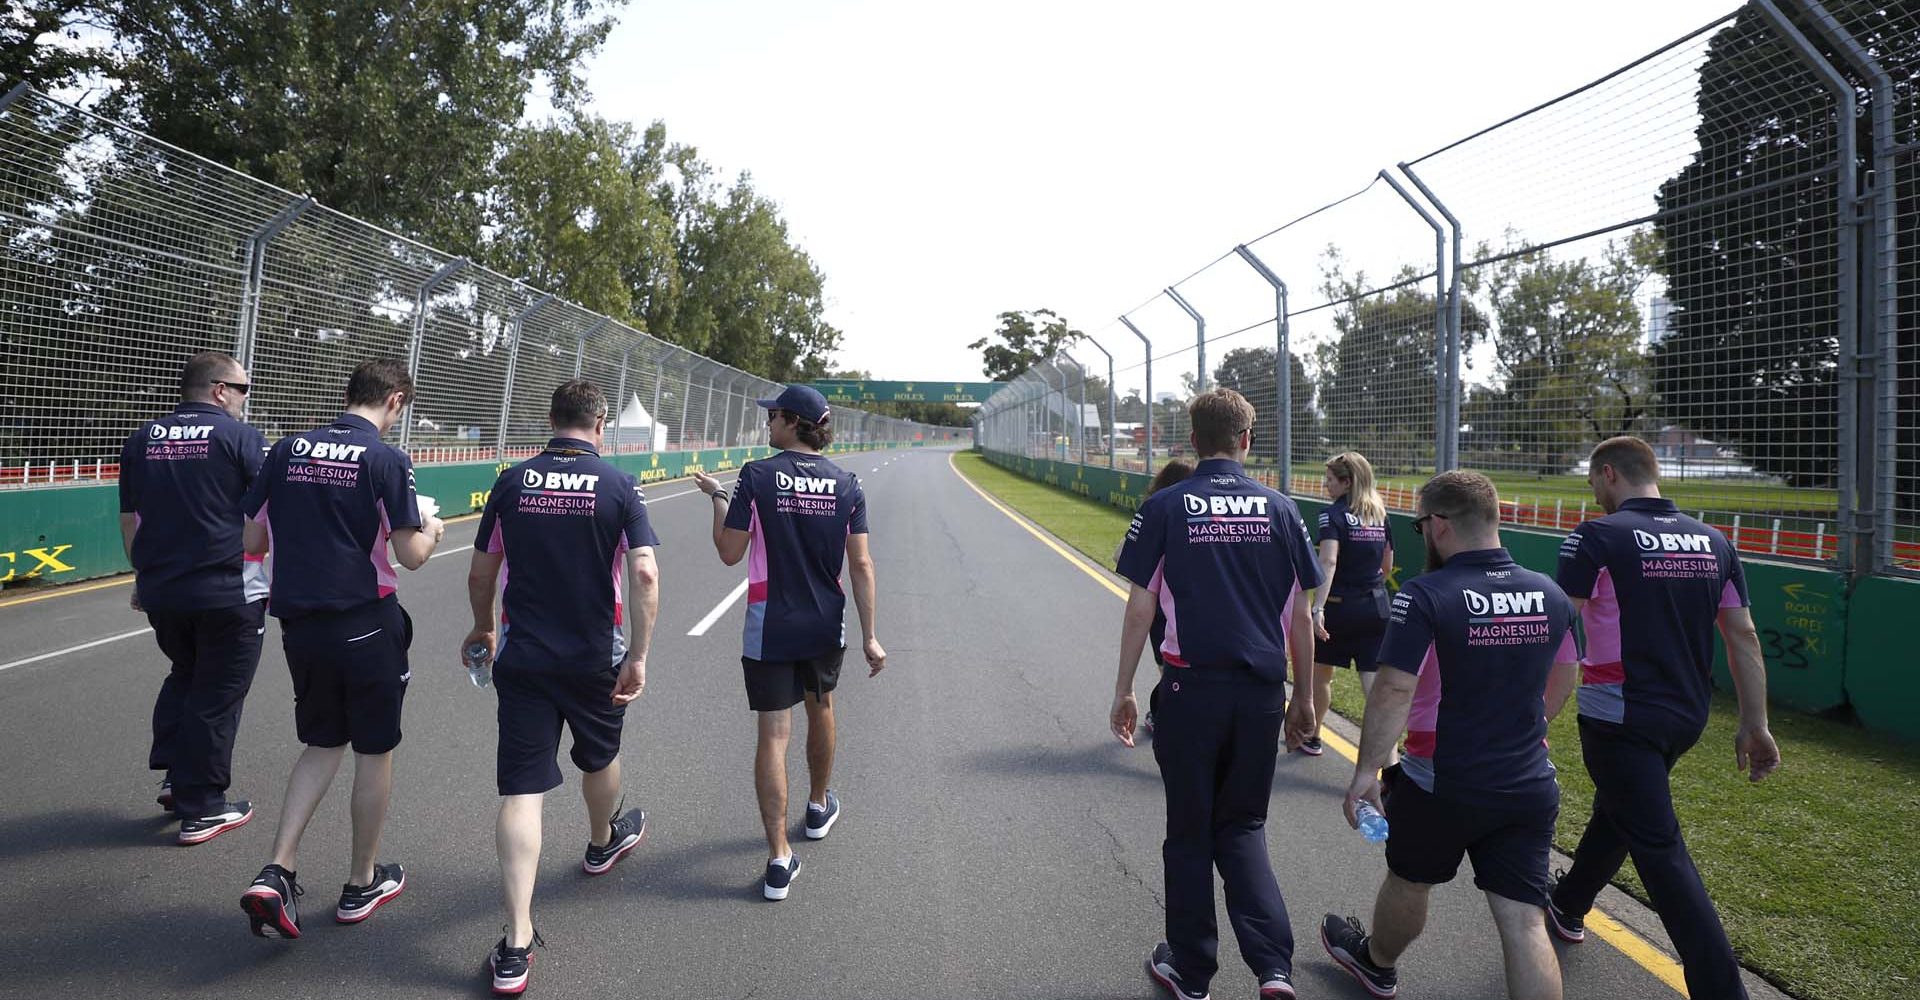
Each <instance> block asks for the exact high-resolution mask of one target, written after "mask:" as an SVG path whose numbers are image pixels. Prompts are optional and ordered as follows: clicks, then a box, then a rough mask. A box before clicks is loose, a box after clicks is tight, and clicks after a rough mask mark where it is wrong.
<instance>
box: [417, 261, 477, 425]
mask: <svg viewBox="0 0 1920 1000" xmlns="http://www.w3.org/2000/svg"><path fill="white" fill-rule="evenodd" d="M469 263H471V261H469V260H467V259H466V258H465V257H455V258H454V259H452V260H450V261H447V262H446V263H445V264H442V265H440V269H439V270H438V271H435V272H433V276H432V277H430V278H428V279H427V280H425V281H423V282H421V283H420V287H419V288H416V289H414V292H413V336H412V338H411V339H410V340H409V341H408V343H407V374H409V375H412V376H413V380H414V394H415V395H416V396H417V395H419V383H420V349H421V345H422V344H423V343H424V342H425V341H426V336H427V297H428V296H429V295H432V294H433V290H434V289H435V288H438V287H440V283H441V282H443V281H446V280H447V279H448V278H451V277H453V276H454V275H455V274H457V273H459V272H460V270H461V269H462V268H465V267H466V266H467V265H468V264H469ZM414 403H415V400H412V399H409V400H407V413H406V416H404V417H402V418H401V420H400V450H401V451H405V450H407V443H408V442H410V441H412V440H413V406H414Z"/></svg>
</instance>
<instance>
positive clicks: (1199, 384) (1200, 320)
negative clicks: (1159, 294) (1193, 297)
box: [1167, 287, 1207, 393]
mask: <svg viewBox="0 0 1920 1000" xmlns="http://www.w3.org/2000/svg"><path fill="white" fill-rule="evenodd" d="M1167 298H1170V299H1172V300H1173V304H1174V305H1177V306H1179V307H1180V308H1182V309H1184V310H1186V312H1187V315H1189V316H1192V317H1193V354H1194V357H1195V359H1197V360H1196V362H1195V365H1194V368H1195V369H1196V370H1197V371H1198V372H1199V374H1197V375H1195V376H1194V383H1193V391H1194V392H1196V393H1201V392H1206V391H1207V320H1206V317H1204V316H1202V315H1200V310H1198V309H1195V308H1194V307H1193V306H1192V305H1190V304H1189V303H1188V302H1187V300H1186V299H1183V298H1181V297H1180V293H1179V292H1176V291H1174V290H1173V289H1172V288H1171V287H1169V288H1168V289H1167Z"/></svg>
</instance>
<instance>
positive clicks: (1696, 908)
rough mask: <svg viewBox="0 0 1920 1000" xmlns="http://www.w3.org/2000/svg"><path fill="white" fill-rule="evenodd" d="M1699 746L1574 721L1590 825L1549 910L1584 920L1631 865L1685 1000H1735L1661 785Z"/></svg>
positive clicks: (1726, 960)
mask: <svg viewBox="0 0 1920 1000" xmlns="http://www.w3.org/2000/svg"><path fill="white" fill-rule="evenodd" d="M1699 738H1700V732H1699V730H1693V731H1691V732H1663V731H1662V730H1661V729H1660V728H1658V727H1646V726H1635V727H1632V728H1629V727H1626V726H1621V725H1618V724H1616V723H1612V722H1601V721H1599V720H1597V719H1589V718H1587V717H1586V716H1584V715H1583V716H1581V717H1580V754H1581V756H1582V757H1583V758H1585V760H1586V763H1587V773H1588V774H1591V775H1592V776H1593V789H1594V797H1593V818H1592V819H1589V820H1588V821H1587V831H1586V833H1585V834H1583V835H1582V836H1581V837H1580V847H1579V848H1578V849H1577V850H1575V851H1574V854H1573V868H1572V869H1570V870H1569V871H1568V872H1567V874H1566V875H1565V876H1564V877H1562V878H1561V879H1560V888H1559V889H1558V891H1556V892H1555V893H1554V896H1553V903H1554V905H1555V906H1557V907H1559V908H1560V910H1561V912H1563V913H1567V914H1571V915H1573V916H1584V915H1585V914H1586V912H1587V911H1588V910H1590V909H1592V908H1593V901H1594V898H1595V897H1597V896H1598V895H1599V894H1600V890H1601V889H1602V888H1604V887H1605V886H1606V884H1607V882H1608V881H1610V880H1611V879H1612V878H1613V875H1614V873H1615V872H1617V871H1619V870H1620V865H1621V863H1622V862H1624V861H1626V860H1627V858H1628V857H1632V858H1633V867H1634V868H1635V869H1636V870H1637V871H1639V873H1640V881H1641V882H1642V883H1643V884H1645V885H1646V887H1647V895H1648V896H1649V897H1650V898H1652V900H1653V908H1654V910H1655V911H1656V912H1658V913H1659V914H1660V923H1661V924H1662V925H1664V926H1665V927H1666V929H1667V936H1668V937H1671V938H1672V939H1673V947H1674V950H1676V951H1678V952H1679V953H1680V964H1681V965H1682V966H1683V967H1684V971H1685V975H1686V979H1687V993H1688V995H1690V996H1694V997H1698V998H1700V1000H1708V998H1712V1000H1745V997H1746V995H1747V988H1746V986H1745V985H1744V984H1742V983H1741V982H1740V965H1739V963H1738V962H1736V961H1735V960H1734V957H1733V946H1732V945H1730V944H1728V943H1727V932H1726V930H1725V928H1723V927H1721V926H1720V914H1719V913H1718V912H1716V911H1715V910H1714V908H1713V900H1711V899H1708V898H1707V887H1706V885H1705V884H1703V883H1702V882H1701V881H1700V871H1699V869H1697V868H1695V867H1694V866H1693V857H1692V856H1691V855H1689V854H1688V853H1687V843H1686V841H1685V840H1683V839H1681V836H1680V820H1679V818H1678V817H1676V816H1675V815H1674V813H1673V791H1672V789H1671V787H1670V786H1669V784H1668V782H1667V774H1668V772H1670V771H1672V770H1673V765H1674V762H1675V761H1678V760H1679V759H1680V755H1681V754H1684V753H1686V752H1687V750H1688V748H1690V747H1692V746H1693V744H1694V741H1696V740H1698V739H1699Z"/></svg>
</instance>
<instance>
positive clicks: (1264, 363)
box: [1213, 347, 1322, 461]
mask: <svg viewBox="0 0 1920 1000" xmlns="http://www.w3.org/2000/svg"><path fill="white" fill-rule="evenodd" d="M1274 353H1275V349H1274V348H1271V347H1237V348H1234V349H1233V350H1231V351H1228V352H1227V353H1226V355H1225V356H1224V357H1222V358H1221V359H1220V367H1218V368H1216V369H1214V372H1213V381H1214V384H1215V385H1218V386H1220V387H1221V388H1225V389H1232V390H1234V391H1235V392H1238V393H1239V394H1240V395H1242V396H1245V397H1247V400H1248V401H1249V402H1251V403H1252V404H1253V408H1254V411H1255V413H1256V416H1257V420H1258V423H1256V424H1255V425H1254V435H1253V454H1254V455H1255V456H1256V457H1260V458H1265V459H1267V460H1268V461H1273V460H1276V459H1277V457H1278V455H1279V450H1278V449H1279V435H1278V434H1277V433H1275V431H1274V424H1273V413H1274V407H1275V406H1276V405H1277V401H1278V400H1279V398H1280V390H1279V383H1278V380H1277V379H1275V378H1274V367H1275V365H1274ZM1287 361H1288V376H1289V377H1288V382H1289V383H1290V384H1289V386H1288V388H1289V390H1290V391H1291V392H1292V394H1293V401H1292V404H1293V405H1292V418H1291V421H1290V423H1291V428H1292V431H1293V451H1294V453H1295V454H1300V453H1302V452H1305V453H1308V454H1311V453H1313V452H1315V451H1318V450H1321V448H1322V442H1321V440H1320V417H1319V414H1318V413H1317V412H1316V411H1315V410H1314V408H1313V379H1312V378H1311V377H1309V376H1308V374H1307V366H1306V364H1305V363H1304V362H1302V361H1301V360H1300V356H1299V355H1298V354H1294V353H1293V352H1292V351H1289V352H1287Z"/></svg>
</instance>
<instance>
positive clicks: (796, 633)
mask: <svg viewBox="0 0 1920 1000" xmlns="http://www.w3.org/2000/svg"><path fill="white" fill-rule="evenodd" d="M759 402H760V405H761V406H763V407H765V408H766V410H767V440H768V441H769V442H770V443H772V445H773V446H774V447H775V448H778V449H780V451H779V453H778V454H775V455H772V456H770V457H767V458H763V459H760V460H759V461H755V462H748V463H747V464H746V465H745V466H744V467H742V468H741V470H740V479H739V481H737V482H736V483H735V484H734V491H733V495H732V496H731V497H729V496H728V494H727V491H725V490H723V489H721V488H720V483H719V481H718V480H716V479H714V478H713V477H712V476H708V475H705V474H695V476H694V481H695V482H697V483H698V484H699V486H700V489H701V491H702V492H704V493H706V494H707V495H708V496H709V497H712V498H713V500H714V503H713V544H714V548H715V549H717V550H718V551H719V553H720V561H721V562H723V563H725V564H726V565H728V566H732V565H735V564H737V563H739V562H740V560H741V559H743V558H744V559H746V560H747V625H746V633H745V637H744V646H745V649H744V651H743V653H742V655H741V657H740V665H741V668H742V669H743V670H744V671H745V674H746V683H747V707H748V708H751V709H752V710H753V711H754V712H755V713H757V724H758V730H759V740H758V746H757V747H756V749H755V752H754V765H753V786H754V791H755V792H756V793H757V795H758V797H759V800H760V823H761V826H762V827H763V828H764V830H765V832H766V835H767V872H766V876H765V880H764V881H763V882H762V884H761V886H760V891H761V894H762V895H764V896H765V897H766V898H768V899H785V898H787V893H788V891H789V888H790V887H791V885H792V884H793V879H794V877H795V876H796V875H798V874H800V859H799V858H797V857H795V856H794V854H793V848H792V845H791V844H790V843H789V842H788V840H787V741H788V739H789V738H790V737H791V736H792V733H793V706H795V705H798V704H801V703H802V702H804V703H805V704H806V708H807V776H808V778H809V779H810V781H811V785H812V787H811V788H810V789H809V794H808V795H807V826H806V833H807V839H809V840H821V839H823V838H825V837H826V835H827V833H828V831H830V830H832V829H833V826H834V824H835V823H838V822H839V821H840V815H841V813H840V797H839V796H838V795H835V794H834V793H833V791H832V790H831V789H830V788H829V787H828V780H829V779H830V778H831V776H832V774H833V751H834V733H835V730H834V719H833V691H834V688H835V687H836V686H838V684H839V683H840V661H841V660H842V658H844V657H845V655H846V652H847V648H846V647H847V639H846V632H847V627H846V620H845V619H846V608H847V598H846V594H845V593H844V592H843V591H842V590H841V589H840V569H841V566H842V563H843V561H844V563H845V566H846V568H847V576H848V577H849V578H850V580H851V582H852V584H853V603H854V607H856V608H857V609H858V610H859V613H860V634H861V648H862V652H863V654H864V655H865V657H866V661H867V668H868V671H869V672H868V674H867V676H869V677H872V676H875V675H877V674H879V673H880V671H881V669H882V668H884V667H885V666H886V665H887V651H886V650H885V649H882V648H881V646H880V640H879V639H878V638H876V637H875V636H874V595H875V590H876V584H875V582H874V573H873V557H872V555H871V554H869V553H868V551H867V499H866V496H865V494H863V493H862V492H861V490H860V480H859V479H858V478H856V477H855V476H854V475H853V473H851V472H847V471H846V470H844V469H842V468H840V467H839V466H837V465H835V464H833V462H831V461H829V460H828V459H827V458H825V457H824V456H822V455H821V454H820V452H821V450H822V449H824V448H826V447H827V446H828V445H830V444H832V443H833V430H832V427H831V425H830V423H829V421H830V420H831V419H832V415H831V412H830V411H829V410H828V409H827V400H826V397H824V396H822V395H820V393H819V392H818V391H816V390H814V389H813V388H811V387H809V386H804V385H790V386H788V387H787V388H786V390H785V391H783V392H781V393H780V395H779V397H778V398H775V399H763V400H760V401H759Z"/></svg>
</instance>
